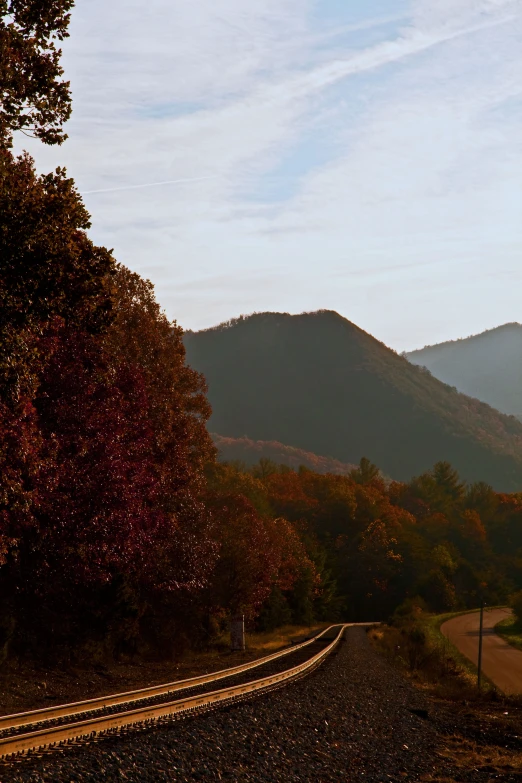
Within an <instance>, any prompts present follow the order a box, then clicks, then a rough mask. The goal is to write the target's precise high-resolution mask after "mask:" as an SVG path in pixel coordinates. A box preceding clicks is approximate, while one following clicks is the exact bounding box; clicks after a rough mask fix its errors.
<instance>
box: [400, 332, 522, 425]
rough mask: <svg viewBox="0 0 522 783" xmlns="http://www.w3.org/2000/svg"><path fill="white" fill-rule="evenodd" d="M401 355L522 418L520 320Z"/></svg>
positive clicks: (461, 389)
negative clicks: (517, 322)
mask: <svg viewBox="0 0 522 783" xmlns="http://www.w3.org/2000/svg"><path fill="white" fill-rule="evenodd" d="M405 356H406V357H407V358H408V359H409V360H410V362H412V363H413V364H418V365H423V366H424V367H427V368H428V370H429V371H430V372H431V373H432V374H433V375H434V376H435V377H436V378H438V379H439V380H441V381H443V382H444V383H448V384H449V385H450V386H456V388H457V389H458V390H459V391H460V392H463V393H464V394H469V395H470V397H477V398H478V399H479V400H482V401H483V402H487V403H488V404H489V405H492V406H493V407H494V408H497V409H498V410H499V411H502V413H508V414H513V415H515V416H517V417H518V418H520V419H522V325H521V324H516V323H514V324H505V325H504V326H499V327H498V328H497V329H490V330H489V331H487V332H483V333H482V334H478V335H475V336H474V337H468V338H466V339H464V340H453V341H451V342H447V343H440V344H439V345H429V346H426V347H425V348H421V349H420V350H418V351H411V353H407V354H405Z"/></svg>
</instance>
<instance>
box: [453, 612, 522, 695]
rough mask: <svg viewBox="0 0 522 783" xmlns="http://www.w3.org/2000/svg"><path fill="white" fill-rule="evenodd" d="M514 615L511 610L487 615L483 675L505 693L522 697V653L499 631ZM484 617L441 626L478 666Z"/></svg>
mask: <svg viewBox="0 0 522 783" xmlns="http://www.w3.org/2000/svg"><path fill="white" fill-rule="evenodd" d="M510 614H511V610H510V609H491V610H489V611H488V610H485V611H484V635H483V640H482V671H483V672H484V674H485V675H486V676H487V677H489V679H490V680H491V681H492V682H494V683H495V685H496V686H497V688H500V690H501V691H504V693H522V651H520V650H517V649H516V648H515V647H512V646H511V645H510V644H507V642H505V641H504V640H503V639H501V637H500V636H498V635H497V634H496V633H495V631H494V628H495V625H496V624H497V623H499V622H500V621H501V620H504V619H505V618H506V617H508V616H509V615H510ZM479 623H480V613H479V612H473V613H472V614H463V615H460V617H454V618H453V619H452V620H447V622H445V623H443V624H442V625H441V631H442V633H443V634H444V636H446V637H447V638H448V639H449V640H450V641H451V642H453V644H454V645H455V646H456V647H458V649H459V650H460V651H461V653H463V655H465V656H466V658H469V660H470V661H472V662H473V663H474V664H475V666H476V665H477V662H478V638H479Z"/></svg>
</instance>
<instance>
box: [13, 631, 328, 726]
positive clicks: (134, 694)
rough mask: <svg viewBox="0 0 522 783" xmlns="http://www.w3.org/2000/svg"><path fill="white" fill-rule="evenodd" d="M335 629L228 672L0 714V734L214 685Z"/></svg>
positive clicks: (305, 644)
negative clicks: (9, 713) (22, 727)
mask: <svg viewBox="0 0 522 783" xmlns="http://www.w3.org/2000/svg"><path fill="white" fill-rule="evenodd" d="M338 627H339V624H337V625H330V626H329V627H328V628H325V629H324V630H323V631H321V633H319V634H316V635H315V636H313V637H312V638H311V639H307V640H306V641H304V642H301V643H300V644H294V645H293V646H292V647H288V648H285V649H284V650H279V651H278V652H275V653H272V654H271V655H267V656H265V657H264V658H257V659H256V660H255V661H249V662H248V663H242V664H240V665H239V666H232V667H231V668H229V669H221V670H220V671H217V672H210V673H208V674H203V675H199V676H198V677H191V678H189V679H185V680H177V681H174V682H167V683H164V684H161V685H152V686H150V687H147V688H139V689H138V690H132V691H126V692H124V693H114V694H110V695H108V696H97V697H96V698H94V699H85V700H84V701H76V702H71V703H70V704H57V705H56V706H54V707H42V708H41V709H39V710H31V711H29V712H19V713H16V714H14V715H3V716H0V731H8V730H9V729H14V728H18V727H20V726H30V725H31V724H34V723H42V722H43V721H48V720H56V719H58V718H66V717H68V716H70V715H77V714H81V713H84V712H93V711H94V710H100V709H104V708H107V707H114V706H116V705H118V704H127V703H129V702H134V701H140V700H142V699H150V698H152V697H154V696H164V695H166V694H168V693H173V692H175V691H183V690H186V689H187V688H195V687H196V686H198V685H206V684H207V683H209V682H217V681H218V680H222V679H225V678H226V677H232V676H233V675H235V674H241V673H242V672H245V671H249V670H250V669H255V668H256V667H258V666H263V665H264V664H265V663H268V662H269V661H272V660H276V659H277V658H282V657H283V656H285V655H291V654H292V653H294V652H295V651H296V650H300V649H302V648H303V647H306V646H307V645H309V644H312V643H313V642H315V641H317V640H318V639H320V638H321V637H322V636H324V635H325V634H326V633H328V632H329V631H331V630H332V629H333V628H338Z"/></svg>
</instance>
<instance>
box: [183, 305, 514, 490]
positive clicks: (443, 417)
mask: <svg viewBox="0 0 522 783" xmlns="http://www.w3.org/2000/svg"><path fill="white" fill-rule="evenodd" d="M185 345H186V348H187V360H188V362H189V364H190V365H192V366H193V367H194V368H195V369H197V370H200V371H201V372H202V373H204V375H205V376H206V378H207V380H208V383H209V398H210V402H211V404H212V408H213V415H212V418H211V420H210V423H209V427H210V429H211V430H212V431H215V432H219V433H223V434H224V435H227V436H230V437H234V438H241V437H248V438H252V439H254V440H265V441H274V440H275V441H278V442H280V443H285V444H287V445H291V446H295V447H297V448H300V449H304V450H306V451H312V452H314V453H315V454H328V455H329V456H330V457H333V458H334V459H337V460H340V461H341V462H348V463H353V462H358V461H359V459H360V458H361V456H363V455H364V456H367V457H369V458H370V459H371V460H372V461H373V462H375V463H376V464H377V465H378V466H379V467H380V468H381V470H382V471H383V472H384V473H386V474H387V475H390V476H391V477H393V478H397V479H409V478H411V477H412V476H413V475H415V474H419V473H421V472H423V471H425V470H427V469H429V468H431V467H432V466H433V464H434V463H435V462H437V461H439V460H448V461H449V462H451V463H452V464H453V465H454V467H455V468H457V469H458V470H459V472H460V473H461V475H462V476H463V477H464V478H466V479H468V480H474V481H475V480H484V481H488V482H490V483H491V484H492V485H493V486H494V487H495V488H497V489H499V490H503V491H512V490H522V424H521V423H520V422H519V421H517V420H515V419H514V418H513V417H508V416H504V415H502V414H500V413H499V412H498V411H496V410H494V409H493V408H490V407H489V406H488V405H486V404H484V403H481V402H479V401H478V400H475V399H471V398H469V397H466V396H464V395H462V394H459V393H458V392H457V391H455V390H453V389H452V388H451V387H450V386H446V385H445V384H443V383H442V382H440V381H438V380H437V379H436V378H433V377H432V376H431V375H430V374H429V373H428V372H427V371H426V370H424V369H422V368H420V367H416V366H415V365H413V364H411V363H410V362H409V361H408V360H407V359H406V358H404V357H402V356H398V355H397V354H396V353H395V352H394V351H392V350H390V349H389V348H387V347H386V346H385V345H383V344H382V343H380V342H378V341H377V340H375V339H374V338H373V337H371V335H369V334H367V333H366V332H364V331H363V330H362V329H359V328H358V327H357V326H355V325H354V324H352V323H350V321H347V320H346V319H345V318H342V317H341V316H340V315H338V314H337V313H335V312H331V311H321V312H317V313H310V314H302V315H297V316H291V315H288V314H281V313H261V314H255V315H252V316H249V317H243V318H240V319H237V320H235V321H231V322H228V323H226V324H222V325H220V326H218V327H215V328H213V329H208V330H205V331H201V332H188V333H187V334H186V335H185Z"/></svg>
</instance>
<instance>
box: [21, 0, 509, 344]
mask: <svg viewBox="0 0 522 783" xmlns="http://www.w3.org/2000/svg"><path fill="white" fill-rule="evenodd" d="M70 32H71V38H70V39H69V40H68V41H66V42H65V44H64V47H63V49H64V56H63V65H64V68H65V72H66V76H67V78H68V79H70V81H71V88H72V92H73V115H72V119H71V120H70V122H69V123H68V126H67V132H68V134H69V139H68V141H67V142H66V143H65V144H64V145H63V146H62V147H58V148H49V147H44V146H42V145H40V144H39V143H37V142H32V141H27V140H24V145H23V146H24V147H25V148H27V149H29V151H30V152H31V153H32V154H33V155H34V156H35V158H36V162H37V168H38V169H39V170H40V171H48V170H50V169H52V168H54V167H55V166H57V165H65V166H67V169H68V172H69V174H70V175H71V176H73V177H74V178H75V180H76V183H77V186H78V189H79V190H80V192H81V193H82V194H83V196H84V200H85V203H86V205H87V207H88V209H89V211H90V212H91V215H92V222H93V227H92V230H91V238H92V239H93V240H94V241H95V242H96V243H98V244H102V245H105V246H107V247H109V248H114V254H115V257H116V258H117V260H118V261H121V262H122V263H124V264H125V265H126V266H128V267H129V268H130V269H132V270H134V271H136V272H139V273H140V274H141V275H142V276H144V277H146V278H148V279H150V280H151V281H152V282H153V283H154V284H155V286H156V294H157V298H158V301H159V302H160V303H161V305H162V307H163V308H164V309H165V311H166V312H167V314H168V316H169V317H170V318H172V319H175V320H176V321H177V322H178V323H179V324H180V325H181V326H183V327H184V328H186V329H201V328H205V327H208V326H212V325H214V324H216V323H219V322H221V321H225V320H228V319H229V318H232V317H235V316H238V315H240V314H247V313H251V312H254V311H257V312H261V311H266V310H271V311H283V312H291V313H299V312H303V311H313V310H318V309H332V310H336V311H338V312H339V313H341V315H343V316H345V317H346V318H348V319H349V320H351V321H353V322H354V323H356V324H357V325H358V326H360V327H362V328H363V329H365V330H366V331H368V332H370V333H371V334H373V335H374V336H375V337H377V338H378V339H379V340H382V341H383V342H384V343H386V344H387V345H389V346H390V347H392V348H394V349H396V350H398V351H402V350H411V349H414V348H419V347H422V346H424V345H426V344H433V343H437V342H441V341H443V340H448V339H455V338H458V337H465V336H468V335H470V334H477V333H479V332H481V331H483V330H485V329H489V328H492V327H495V326H498V325H500V324H503V323H506V322H512V321H522V304H521V303H522V296H521V293H522V252H521V251H522V0H371V2H368V0H248V2H245V0H195V2H187V1H186V0H184V1H183V2H182V1H181V0H147V2H145V0H110V3H107V0H77V2H76V7H75V9H74V11H73V15H72V22H71V29H70Z"/></svg>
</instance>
